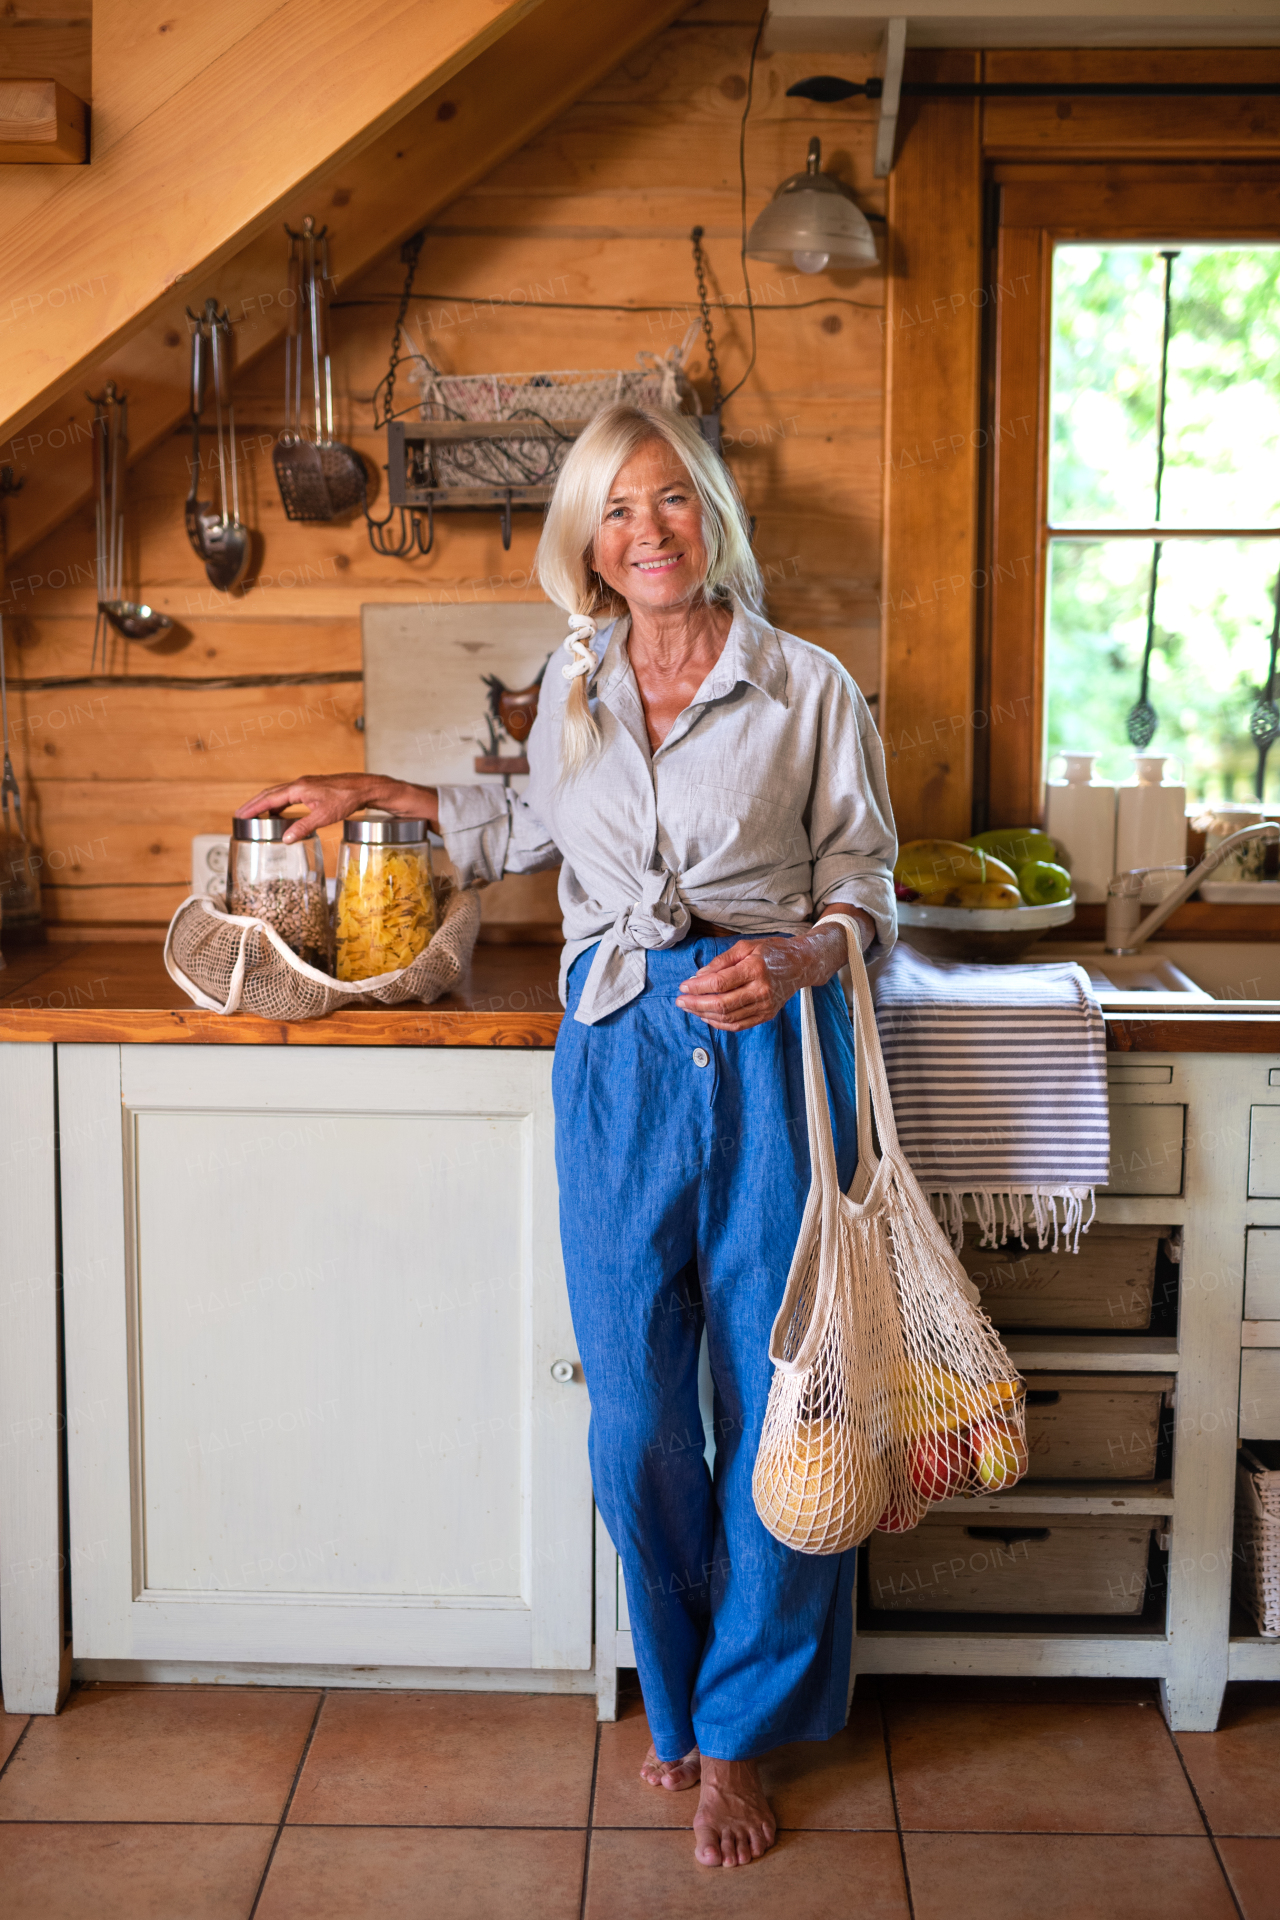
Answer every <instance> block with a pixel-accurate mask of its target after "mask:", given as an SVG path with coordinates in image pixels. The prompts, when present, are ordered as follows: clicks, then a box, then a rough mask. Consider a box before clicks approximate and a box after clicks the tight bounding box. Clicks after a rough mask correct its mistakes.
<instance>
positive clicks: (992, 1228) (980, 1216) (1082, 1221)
mask: <svg viewBox="0 0 1280 1920" xmlns="http://www.w3.org/2000/svg"><path fill="white" fill-rule="evenodd" d="M929 1204H930V1205H931V1206H932V1208H933V1211H934V1214H935V1215H936V1217H937V1220H938V1224H939V1226H941V1227H942V1228H943V1230H944V1231H945V1232H946V1233H947V1234H948V1235H949V1236H950V1239H951V1244H952V1246H953V1247H954V1248H955V1250H956V1252H957V1253H959V1251H960V1249H961V1247H962V1246H963V1245H964V1222H965V1207H966V1205H968V1207H969V1208H970V1210H971V1212H972V1215H973V1218H974V1220H976V1222H977V1224H978V1227H979V1229H980V1230H981V1235H982V1237H981V1240H980V1241H979V1243H978V1244H979V1245H980V1246H983V1247H998V1246H1001V1245H1002V1244H1003V1243H1004V1242H1005V1241H1006V1240H1011V1239H1014V1238H1015V1237H1016V1238H1017V1239H1019V1240H1021V1242H1022V1244H1023V1246H1024V1247H1025V1246H1026V1244H1027V1228H1028V1226H1034V1227H1035V1230H1036V1238H1037V1240H1038V1241H1039V1243H1040V1248H1041V1250H1042V1251H1043V1250H1044V1248H1045V1246H1046V1245H1047V1244H1048V1243H1049V1240H1050V1236H1051V1235H1052V1245H1051V1246H1050V1248H1049V1250H1050V1252H1052V1253H1057V1252H1059V1251H1060V1250H1061V1251H1062V1252H1065V1253H1079V1251H1080V1235H1081V1234H1082V1233H1087V1232H1088V1231H1089V1228H1090V1227H1091V1226H1092V1225H1093V1222H1094V1217H1095V1215H1096V1214H1097V1211H1098V1203H1097V1198H1096V1194H1095V1190H1094V1188H1093V1187H1003V1188H1000V1187H939V1188H936V1189H935V1190H933V1191H932V1192H930V1194H929ZM1086 1205H1087V1207H1088V1214H1087V1215H1086V1213H1085V1208H1086ZM1060 1242H1061V1247H1060Z"/></svg>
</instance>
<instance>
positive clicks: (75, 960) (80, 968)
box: [0, 940, 1280, 1055]
mask: <svg viewBox="0 0 1280 1920" xmlns="http://www.w3.org/2000/svg"><path fill="white" fill-rule="evenodd" d="M5 959H6V962H7V964H6V966H5V968H4V970H3V971H2V972H0V1041H5V1040H45V1041H49V1040H54V1041H112V1042H143V1043H146V1044H150V1045H156V1044H159V1045H166V1044H167V1045H175V1044H176V1045H183V1044H187V1045H189V1044H191V1043H192V1042H199V1043H200V1044H202V1045H212V1046H260V1047H262V1046H268V1047H278V1046H291V1047H553V1046H554V1045H555V1042H556V1033H557V1031H558V1030H559V1026H560V1021H561V1018H562V1017H563V1016H562V1013H561V1008H560V998H559V994H558V992H557V987H556V982H557V976H558V972H559V966H560V949H559V948H558V947H553V946H478V947H477V948H476V950H475V954H474V957H473V959H472V962H471V966H470V968H469V969H468V971H467V973H466V974H465V975H464V977H463V979H462V981H461V982H460V984H459V986H458V989H457V991H456V992H454V993H451V994H447V995H446V996H445V998H444V999H443V1000H437V1001H435V1002H434V1004H433V1005H431V1006H429V1007H423V1006H418V1005H416V1004H410V1005H408V1006H403V1007H353V1008H351V1010H350V1011H349V1012H343V1013H330V1014H327V1015H326V1016H325V1017H324V1018H323V1019H321V1020H299V1021H276V1020H260V1019H258V1018H257V1016H256V1015H254V1014H248V1013H237V1014H233V1015H232V1016H230V1017H229V1018H224V1017H223V1016H222V1015H220V1014H216V1013H205V1012H203V1011H202V1010H201V1009H200V1008H199V1007H193V1006H192V1004H191V1002H190V1001H189V1000H188V999H187V996H186V994H185V993H183V991H182V989H181V988H180V987H177V986H175V985H174V983H173V981H172V980H170V978H169V976H168V974H167V973H166V972H165V970H164V961H163V959H162V957H161V948H160V947H159V945H150V944H135V943H126V942H123V941H110V940H94V941H84V942H83V943H81V942H76V943H74V944H68V945H62V944H53V943H51V944H48V945H40V946H32V947H15V948H14V949H13V950H12V951H11V952H10V953H8V954H6V955H5ZM1106 1021H1107V1049H1108V1051H1109V1052H1112V1053H1274V1054H1277V1055H1280V1013H1273V1012H1268V1013H1262V1012H1254V1011H1251V1010H1250V1005H1249V1002H1248V1001H1244V1000H1242V1001H1234V1002H1231V1003H1230V1004H1229V1005H1225V1006H1214V1007H1213V1008H1211V1009H1206V1008H1205V1007H1204V1004H1203V1002H1196V1001H1192V1002H1191V1003H1190V1005H1189V1007H1188V1010H1187V1011H1186V1012H1185V1013H1183V1012H1181V1011H1176V1012H1167V1011H1165V1010H1163V1009H1162V1010H1161V1011H1159V1012H1155V1011H1153V1012H1152V1013H1150V1014H1144V1013H1133V1012H1121V1013H1114V1014H1108V1015H1107V1016H1106Z"/></svg>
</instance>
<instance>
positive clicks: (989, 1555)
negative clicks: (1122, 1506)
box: [866, 1512, 1159, 1613]
mask: <svg viewBox="0 0 1280 1920" xmlns="http://www.w3.org/2000/svg"><path fill="white" fill-rule="evenodd" d="M1158 1525H1159V1522H1158V1521H1157V1520H1154V1519H1151V1518H1149V1517H1147V1516H1139V1515H1136V1514H1122V1513H1115V1514H1113V1513H1101V1514H1077V1513H1071V1514H1045V1515H1037V1514H1034V1513H1022V1512H1019V1513H1018V1515H1017V1516H1016V1518H1015V1517H1014V1516H1013V1515H1010V1517H1009V1518H1008V1519H1007V1520H1006V1519H1000V1520H998V1521H997V1520H994V1519H993V1517H992V1516H990V1515H989V1514H975V1515H974V1516H973V1518H972V1519H966V1517H965V1515H964V1514H963V1513H956V1512H943V1513H934V1514H929V1515H927V1516H926V1518H925V1519H924V1520H922V1521H921V1523H920V1525H919V1526H918V1527H917V1528H916V1529H915V1532H914V1533H873V1534H872V1536H871V1538H870V1540H869V1541H868V1542H867V1548H866V1552H867V1575H868V1597H869V1599H870V1602H871V1605H872V1606H873V1607H876V1608H884V1609H886V1610H890V1611H895V1610H903V1611H908V1612H917V1613H1141V1611H1142V1605H1143V1600H1144V1597H1145V1594H1146V1585H1147V1553H1148V1548H1149V1546H1150V1541H1151V1535H1152V1533H1153V1531H1154V1530H1155V1528H1156V1527H1157V1526H1158Z"/></svg>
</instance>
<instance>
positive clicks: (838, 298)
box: [328, 293, 884, 319]
mask: <svg viewBox="0 0 1280 1920" xmlns="http://www.w3.org/2000/svg"><path fill="white" fill-rule="evenodd" d="M401 297H402V296H401V295H400V294H398V293H375V294H370V295H369V296H368V297H367V298H365V299H363V300H331V301H330V302H329V309H328V310H329V312H330V313H334V312H336V311H337V309H338V308H339V307H398V306H399V304H400V300H401ZM410 300H411V301H414V300H443V301H452V302H453V303H454V304H455V305H456V306H460V307H465V306H478V307H505V306H507V305H508V304H510V305H511V306H512V307H513V308H514V309H515V310H516V311H518V312H520V313H528V312H529V311H531V310H532V311H535V312H538V313H674V312H678V311H679V310H680V309H681V308H682V307H684V306H685V305H686V303H685V302H684V301H682V300H664V301H662V303H661V304H660V305H658V306H650V307H639V306H629V305H627V304H626V303H625V302H624V301H621V300H536V301H533V302H532V303H531V306H525V305H523V304H520V303H518V302H515V301H512V302H510V303H509V302H507V301H506V300H504V299H503V298H502V296H501V295H500V294H491V293H415V294H411V295H410ZM707 305H708V306H709V307H711V308H712V310H713V311H714V312H716V313H745V312H746V310H747V306H748V302H747V301H745V300H709V301H708V302H707ZM883 305H884V302H883V301H882V300H850V298H849V296H848V295H847V294H842V293H822V294H819V295H818V296H817V298H816V299H813V300H780V301H777V302H775V303H774V304H773V305H772V306H767V307H760V308H758V309H757V312H758V313H760V314H761V315H764V314H766V313H803V312H804V311H805V309H806V308H807V307H862V308H864V309H865V310H866V312H868V313H879V312H880V310H881V308H882V307H883ZM693 317H694V315H693V313H692V310H690V312H689V318H690V319H693Z"/></svg>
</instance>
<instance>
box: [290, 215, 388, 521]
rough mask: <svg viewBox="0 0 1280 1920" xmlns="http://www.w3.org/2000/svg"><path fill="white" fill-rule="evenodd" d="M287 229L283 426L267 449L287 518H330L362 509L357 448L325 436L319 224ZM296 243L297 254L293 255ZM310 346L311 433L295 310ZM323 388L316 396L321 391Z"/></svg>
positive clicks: (328, 396) (327, 379) (328, 423)
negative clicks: (287, 308) (288, 300)
mask: <svg viewBox="0 0 1280 1920" xmlns="http://www.w3.org/2000/svg"><path fill="white" fill-rule="evenodd" d="M285 232H286V233H288V235H289V285H290V289H291V290H292V292H293V294H294V303H293V306H292V307H291V309H290V314H289V323H288V334H287V336H286V340H285V429H284V432H283V433H282V434H281V436H280V439H279V442H278V444H277V445H276V447H275V449H274V451H273V453H272V455H271V463H272V465H273V466H274V468H275V470H276V482H277V484H278V485H279V488H280V498H281V500H282V502H283V503H284V510H285V514H286V516H287V517H288V518H289V519H290V520H309V521H317V520H337V519H340V518H341V517H342V515H343V514H347V513H353V512H354V511H355V510H356V509H357V508H358V507H363V505H364V500H365V472H364V466H363V464H362V462H361V459H360V456H359V454H358V453H357V452H356V451H355V449H354V448H353V447H348V446H344V445H343V443H342V442H341V441H340V440H335V439H334V437H333V373H332V369H331V365H330V359H329V337H328V325H327V320H328V316H327V311H326V309H327V292H326V288H327V283H328V278H329V244H328V240H327V237H326V234H327V229H324V228H322V229H321V231H320V232H319V233H317V232H316V228H315V222H314V220H313V219H312V218H311V216H310V215H309V214H308V216H307V218H306V219H305V220H304V221H303V223H302V232H301V233H294V232H292V230H291V229H290V228H288V227H286V228H285ZM299 243H301V246H302V249H303V251H302V254H301V256H300V255H299V251H298V248H299ZM304 301H305V306H306V315H307V340H308V344H309V346H310V356H309V357H310V361H311V389H312V398H313V403H314V435H313V437H311V438H308V436H307V433H306V430H305V429H304V427H303V424H302V361H303V331H302V312H303V304H304ZM322 387H323V401H322V398H321V389H322Z"/></svg>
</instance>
